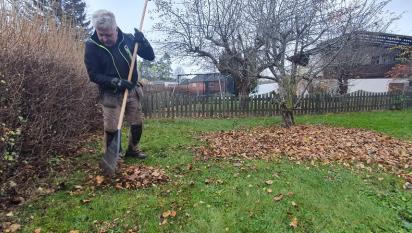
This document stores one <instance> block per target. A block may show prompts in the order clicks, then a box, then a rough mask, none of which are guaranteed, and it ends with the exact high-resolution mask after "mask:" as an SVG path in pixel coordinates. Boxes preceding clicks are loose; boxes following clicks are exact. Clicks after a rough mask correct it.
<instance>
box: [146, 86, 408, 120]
mask: <svg viewBox="0 0 412 233" xmlns="http://www.w3.org/2000/svg"><path fill="white" fill-rule="evenodd" d="M276 98H278V96H276V94H273V93H271V94H265V95H258V96H254V97H249V98H244V99H241V98H239V97H236V96H193V95H186V94H176V93H172V92H160V93H152V94H151V93H146V94H145V97H144V99H143V111H144V113H145V116H146V117H147V118H215V117H244V116H276V115H280V108H279V104H278V102H277V101H276ZM411 107H412V95H411V93H409V94H402V93H370V92H364V91H358V92H354V93H350V94H346V95H339V96H331V95H315V96H307V97H305V98H303V99H302V100H301V103H300V106H299V107H297V108H295V109H294V113H295V114H298V115H303V114H323V113H338V112H361V111H372V110H385V109H405V108H411Z"/></svg>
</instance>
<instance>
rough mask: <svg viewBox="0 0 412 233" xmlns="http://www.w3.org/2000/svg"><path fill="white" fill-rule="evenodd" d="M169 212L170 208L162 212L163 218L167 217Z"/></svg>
mask: <svg viewBox="0 0 412 233" xmlns="http://www.w3.org/2000/svg"><path fill="white" fill-rule="evenodd" d="M170 214H171V212H170V210H168V211H165V212H163V213H162V217H163V218H168V217H169V216H170Z"/></svg>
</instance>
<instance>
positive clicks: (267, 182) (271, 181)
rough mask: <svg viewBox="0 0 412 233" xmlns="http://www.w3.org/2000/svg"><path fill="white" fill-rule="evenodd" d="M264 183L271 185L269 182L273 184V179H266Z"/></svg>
mask: <svg viewBox="0 0 412 233" xmlns="http://www.w3.org/2000/svg"><path fill="white" fill-rule="evenodd" d="M265 183H266V184H268V185H271V184H273V180H267V181H265Z"/></svg>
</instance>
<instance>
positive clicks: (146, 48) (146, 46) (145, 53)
mask: <svg viewBox="0 0 412 233" xmlns="http://www.w3.org/2000/svg"><path fill="white" fill-rule="evenodd" d="M131 36H132V38H133V41H134V36H133V35H131ZM137 55H139V56H140V57H141V58H143V59H145V60H149V61H153V60H154V59H155V55H154V52H153V48H152V46H151V45H150V43H149V41H148V40H147V39H146V40H145V42H144V43H140V44H139V48H138V50H137Z"/></svg>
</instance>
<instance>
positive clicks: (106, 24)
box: [92, 10, 117, 29]
mask: <svg viewBox="0 0 412 233" xmlns="http://www.w3.org/2000/svg"><path fill="white" fill-rule="evenodd" d="M92 24H93V27H94V28H96V29H108V28H112V29H115V28H116V27H117V24H116V18H115V17H114V14H113V13H112V12H110V11H108V10H98V11H96V12H94V13H93V15H92Z"/></svg>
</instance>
